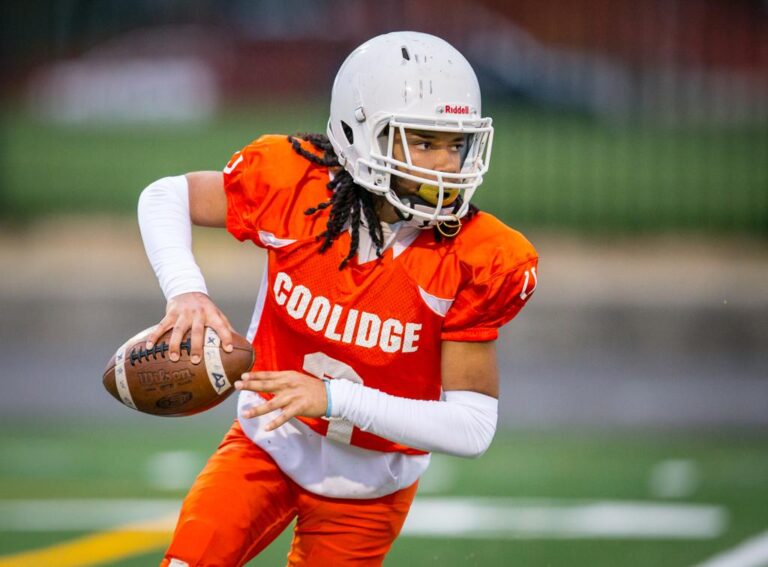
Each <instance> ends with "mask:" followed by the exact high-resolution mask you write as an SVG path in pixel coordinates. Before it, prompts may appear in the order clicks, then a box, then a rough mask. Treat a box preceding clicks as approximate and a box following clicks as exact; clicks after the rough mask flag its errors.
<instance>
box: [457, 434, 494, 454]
mask: <svg viewBox="0 0 768 567" xmlns="http://www.w3.org/2000/svg"><path fill="white" fill-rule="evenodd" d="M491 441H493V433H491V434H490V435H487V436H484V437H483V438H481V439H477V440H475V441H474V442H473V443H470V444H468V445H467V446H465V447H462V449H461V451H460V452H459V453H457V454H456V456H457V457H463V458H465V459H477V458H479V457H482V456H483V455H484V454H485V452H486V451H487V450H488V448H489V447H490V446H491Z"/></svg>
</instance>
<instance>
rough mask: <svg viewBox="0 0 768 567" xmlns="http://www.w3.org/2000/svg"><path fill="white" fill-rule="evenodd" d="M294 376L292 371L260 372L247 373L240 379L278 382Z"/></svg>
mask: <svg viewBox="0 0 768 567" xmlns="http://www.w3.org/2000/svg"><path fill="white" fill-rule="evenodd" d="M290 374H292V372H291V371H290V370H258V371H256V372H245V373H243V374H242V375H241V376H240V377H241V378H242V379H243V380H244V381H246V382H247V381H251V380H276V379H278V378H286V377H287V376H289V375H290Z"/></svg>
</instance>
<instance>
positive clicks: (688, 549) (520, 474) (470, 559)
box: [0, 418, 768, 567]
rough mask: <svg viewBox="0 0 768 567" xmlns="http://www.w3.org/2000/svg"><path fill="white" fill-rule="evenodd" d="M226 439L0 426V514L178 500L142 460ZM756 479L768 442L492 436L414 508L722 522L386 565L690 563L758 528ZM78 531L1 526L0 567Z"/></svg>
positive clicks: (762, 504) (181, 425)
mask: <svg viewBox="0 0 768 567" xmlns="http://www.w3.org/2000/svg"><path fill="white" fill-rule="evenodd" d="M134 423H135V422H134ZM224 429H226V423H220V424H212V423H211V421H210V420H208V421H201V420H196V419H189V418H188V419H186V420H173V421H165V420H163V421H159V420H153V422H147V423H146V424H141V425H140V426H136V425H128V424H122V425H118V424H110V423H103V422H101V423H98V424H95V425H91V426H85V425H79V426H77V425H71V424H53V423H52V424H50V425H45V424H43V423H39V424H37V425H32V426H29V425H27V426H23V427H22V426H21V425H19V424H16V425H14V424H6V425H4V426H3V428H2V430H1V431H2V433H1V434H0V509H2V506H3V505H6V504H8V503H9V502H18V501H20V500H27V499H54V500H55V499H73V498H75V499H81V498H82V499H93V502H97V501H98V500H100V499H116V498H121V499H125V498H139V499H158V498H159V499H180V498H181V497H182V496H183V494H184V492H185V487H186V482H187V481H183V482H182V484H183V485H184V486H183V487H182V486H177V487H175V488H173V487H170V488H169V487H165V488H164V487H162V486H159V485H158V483H157V477H156V474H153V473H151V472H148V471H152V470H153V469H152V465H151V463H155V464H157V462H158V461H157V456H158V455H163V454H167V452H168V451H174V452H179V451H183V452H184V454H185V455H187V456H190V455H191V456H192V457H193V458H192V462H193V463H194V464H195V467H196V466H197V464H198V461H199V463H202V462H203V460H204V458H205V457H206V456H207V455H208V454H209V453H210V452H211V451H212V450H213V449H214V447H215V446H216V444H217V442H218V440H219V437H220V435H221V434H222V433H223V430H224ZM680 460H683V461H685V462H687V463H688V466H689V467H692V470H695V471H696V474H695V475H694V476H695V479H694V480H693V481H692V482H691V483H690V484H689V485H688V486H687V488H686V489H685V494H682V493H681V494H680V495H679V497H677V498H667V499H662V498H660V497H659V496H658V495H655V494H654V489H653V486H652V483H651V479H652V478H653V474H654V473H653V471H654V470H658V465H659V463H663V462H670V461H673V462H678V461H680ZM161 462H162V461H161ZM155 470H156V468H155ZM195 470H197V469H196V468H195ZM766 479H768V440H767V439H765V438H764V437H745V436H739V435H735V434H733V435H726V434H720V435H699V436H686V435H681V434H677V435H670V434H665V435H660V434H656V435H651V434H648V435H626V434H613V435H607V434H594V433H593V434H586V433H584V434H579V433H574V432H546V433H544V432H540V433H533V432H527V433H521V432H510V431H507V432H502V433H500V434H499V435H498V436H497V439H496V440H495V442H494V444H493V447H492V448H491V450H490V451H489V452H488V453H487V454H486V455H485V456H484V457H483V458H482V459H481V460H479V461H466V460H461V459H454V458H449V457H441V456H438V457H436V458H435V462H434V463H433V468H432V469H430V471H429V472H428V473H427V476H426V478H425V480H424V482H423V485H422V487H423V489H424V490H423V491H422V492H420V494H419V496H418V497H417V500H428V499H430V498H435V497H437V496H452V497H467V498H470V497H492V498H493V499H494V500H498V501H502V499H503V498H512V499H521V498H525V499H528V498H533V499H556V500H558V501H566V502H571V501H572V502H580V501H584V500H588V501H594V500H618V501H641V502H662V501H663V502H667V503H670V502H671V503H685V504H707V505H714V506H719V507H722V509H723V511H724V512H725V518H726V519H727V520H726V522H725V524H724V529H723V531H722V533H721V534H719V535H718V536H716V537H712V538H703V539H695V538H682V539H669V540H666V539H659V538H637V539H635V538H632V539H629V538H619V539H609V538H599V537H598V538H590V537H586V538H582V539H561V538H551V537H530V536H529V537H514V536H513V537H509V536H507V537H502V536H500V537H493V536H490V537H483V538H481V539H470V538H462V537H449V538H445V537H443V538H441V537H414V536H408V535H404V536H403V537H401V538H400V539H399V540H398V541H397V542H396V544H395V546H394V548H393V550H392V552H391V554H390V556H389V559H388V562H387V564H388V565H441V566H442V567H448V566H453V565H456V566H459V565H462V566H464V565H535V566H566V565H567V566H572V565H579V566H581V565H585V566H587V565H588V566H594V567H597V566H616V565H622V566H624V567H635V566H638V567H639V566H669V567H672V566H680V567H683V566H689V565H694V564H696V563H698V562H700V561H702V560H704V559H705V558H707V557H709V556H711V555H714V554H716V553H718V552H720V551H722V550H725V549H728V548H731V547H733V546H735V545H737V544H739V543H740V542H742V541H744V540H745V539H748V538H749V537H751V536H753V535H755V534H757V533H761V532H764V531H765V530H766V529H768V516H767V515H766V510H767V509H768V482H766ZM33 519H34V518H33ZM74 520H75V519H73V521H74ZM0 525H2V519H0ZM109 527H110V526H109V525H104V526H103V529H108V528H109ZM83 533H84V532H82V531H61V530H57V531H31V530H30V531H17V530H9V529H8V528H7V526H6V528H5V529H4V530H0V565H14V563H3V557H2V556H4V555H5V556H7V555H8V554H13V553H17V552H20V551H23V550H31V549H38V548H42V547H45V546H48V545H51V544H54V543H57V542H62V541H67V540H71V539H74V538H77V537H79V536H82V535H83ZM289 538H290V534H289V533H284V534H283V535H282V536H281V537H280V538H279V539H278V540H277V541H276V542H275V543H274V544H273V545H272V546H271V547H269V548H268V549H267V550H266V551H265V552H264V554H263V555H262V556H260V557H259V558H257V560H255V561H254V562H252V565H280V564H282V563H283V561H284V557H285V554H286V552H287V549H288V544H289ZM160 554H161V552H160V550H158V551H153V552H152V553H149V554H147V553H144V554H142V555H138V556H131V557H125V558H123V559H120V560H118V561H114V562H111V563H105V564H106V565H113V566H118V565H119V566H121V567H128V566H136V567H138V566H145V565H152V564H156V562H157V561H158V558H159V557H160Z"/></svg>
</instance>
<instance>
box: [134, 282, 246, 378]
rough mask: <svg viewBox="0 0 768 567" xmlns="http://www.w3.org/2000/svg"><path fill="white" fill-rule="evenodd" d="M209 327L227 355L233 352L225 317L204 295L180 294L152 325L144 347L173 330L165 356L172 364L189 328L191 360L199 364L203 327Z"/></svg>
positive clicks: (228, 324) (177, 357)
mask: <svg viewBox="0 0 768 567" xmlns="http://www.w3.org/2000/svg"><path fill="white" fill-rule="evenodd" d="M206 327H211V328H212V329H213V330H214V331H216V334H218V335H219V338H220V339H221V344H222V345H223V347H224V350H225V351H226V352H232V348H233V347H232V333H233V332H234V329H232V325H231V324H230V322H229V320H228V319H227V318H226V316H225V315H224V314H223V313H222V312H221V310H219V308H218V307H216V305H215V304H214V303H213V301H211V298H210V297H208V296H207V295H206V294H204V293H199V292H192V293H182V294H181V295H177V296H176V297H173V298H171V299H170V300H169V301H168V304H167V305H166V307H165V317H163V319H162V320H161V321H160V322H159V323H158V324H157V325H156V326H155V328H154V329H153V330H152V332H151V333H150V334H149V338H148V339H147V348H148V349H149V348H152V346H153V345H154V344H155V343H156V342H157V340H158V339H159V338H160V337H161V336H162V335H163V333H165V332H166V331H167V330H168V329H173V332H172V333H171V338H170V340H169V341H168V354H169V356H170V358H171V360H173V361H174V362H176V361H177V360H179V356H180V344H181V340H182V339H183V338H184V335H185V334H186V333H187V331H188V330H190V329H192V335H191V338H192V345H191V346H192V348H191V349H190V361H191V362H192V364H198V363H199V362H200V361H201V360H202V355H203V339H204V335H205V328H206Z"/></svg>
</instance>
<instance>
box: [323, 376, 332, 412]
mask: <svg viewBox="0 0 768 567" xmlns="http://www.w3.org/2000/svg"><path fill="white" fill-rule="evenodd" d="M323 382H325V399H326V400H327V402H326V404H325V417H331V381H330V380H328V378H323Z"/></svg>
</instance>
